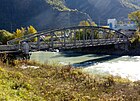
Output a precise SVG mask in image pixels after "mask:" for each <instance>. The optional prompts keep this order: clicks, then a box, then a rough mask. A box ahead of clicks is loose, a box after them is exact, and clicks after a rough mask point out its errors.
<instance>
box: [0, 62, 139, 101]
mask: <svg viewBox="0 0 140 101" xmlns="http://www.w3.org/2000/svg"><path fill="white" fill-rule="evenodd" d="M27 66H28V68H25V67H27ZM32 66H36V67H38V68H32ZM22 67H24V68H22ZM98 100H100V101H109V100H110V101H112V100H117V101H119V100H120V101H139V100H140V82H139V81H137V82H131V81H129V80H127V79H122V78H120V77H113V76H108V77H100V76H96V75H91V74H87V73H85V72H83V71H82V69H78V68H73V67H71V66H69V65H68V66H61V65H59V64H52V65H49V64H39V63H37V62H34V61H23V60H22V61H19V60H15V61H14V62H13V63H12V64H8V63H6V64H5V63H3V62H0V101H98Z"/></svg>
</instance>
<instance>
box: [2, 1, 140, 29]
mask: <svg viewBox="0 0 140 101" xmlns="http://www.w3.org/2000/svg"><path fill="white" fill-rule="evenodd" d="M137 9H140V2H139V0H10V1H9V0H0V15H1V16H0V23H1V25H0V29H6V30H9V31H15V29H17V28H20V27H26V26H29V25H33V26H34V27H35V28H36V29H37V30H43V29H53V28H60V27H61V28H62V27H68V26H77V25H78V24H79V22H80V21H83V20H88V19H89V20H90V21H91V20H93V21H95V22H96V23H97V24H99V22H100V23H101V24H106V20H107V19H108V18H117V19H121V18H125V17H127V15H128V13H130V12H132V11H135V10H137Z"/></svg>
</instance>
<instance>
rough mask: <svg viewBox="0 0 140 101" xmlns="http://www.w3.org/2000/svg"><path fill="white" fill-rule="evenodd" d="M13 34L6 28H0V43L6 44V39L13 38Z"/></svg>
mask: <svg viewBox="0 0 140 101" xmlns="http://www.w3.org/2000/svg"><path fill="white" fill-rule="evenodd" d="M13 38H14V37H13V34H12V33H10V32H8V31H6V30H0V42H1V44H6V43H7V41H9V40H11V39H13Z"/></svg>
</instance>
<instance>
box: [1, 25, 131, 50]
mask: <svg viewBox="0 0 140 101" xmlns="http://www.w3.org/2000/svg"><path fill="white" fill-rule="evenodd" d="M23 42H28V44H29V46H30V51H39V50H54V49H73V48H80V47H91V46H101V45H112V44H114V45H123V46H124V47H125V48H124V49H125V50H127V49H126V48H127V47H126V45H127V44H128V43H129V38H128V37H127V36H126V35H125V34H123V33H121V32H119V31H116V30H114V29H110V28H104V27H95V26H76V27H68V28H62V29H54V30H49V31H41V32H38V33H35V34H30V35H26V36H23V37H21V38H17V39H13V40H10V41H8V42H7V45H5V46H4V45H2V46H0V51H1V52H4V51H20V50H21V47H22V43H23Z"/></svg>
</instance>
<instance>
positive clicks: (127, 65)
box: [31, 51, 140, 81]
mask: <svg viewBox="0 0 140 101" xmlns="http://www.w3.org/2000/svg"><path fill="white" fill-rule="evenodd" d="M31 60H35V61H38V62H40V63H50V64H53V63H55V64H56V63H59V64H63V65H68V64H70V65H73V66H74V67H82V68H83V70H84V71H85V72H88V73H92V74H98V75H108V74H111V75H114V76H120V77H122V78H128V79H129V80H131V81H137V80H140V56H113V55H96V54H83V53H75V52H72V51H66V52H41V51H40V52H34V53H32V55H31Z"/></svg>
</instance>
